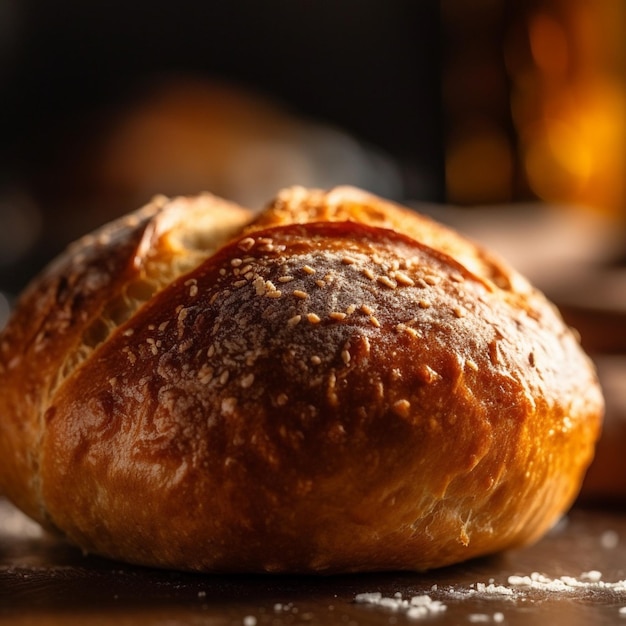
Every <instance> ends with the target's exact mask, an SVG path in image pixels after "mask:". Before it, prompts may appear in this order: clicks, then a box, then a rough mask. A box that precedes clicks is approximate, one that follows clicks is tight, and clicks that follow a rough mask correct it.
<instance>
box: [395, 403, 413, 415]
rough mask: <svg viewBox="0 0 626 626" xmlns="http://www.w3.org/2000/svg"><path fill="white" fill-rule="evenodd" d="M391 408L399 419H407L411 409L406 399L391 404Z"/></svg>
mask: <svg viewBox="0 0 626 626" xmlns="http://www.w3.org/2000/svg"><path fill="white" fill-rule="evenodd" d="M392 408H393V412H394V413H395V414H396V415H399V416H400V417H408V415H409V410H410V409H411V403H410V402H409V401H408V400H406V399H402V400H398V401H397V402H394V403H393V405H392Z"/></svg>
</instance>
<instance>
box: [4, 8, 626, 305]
mask: <svg viewBox="0 0 626 626" xmlns="http://www.w3.org/2000/svg"><path fill="white" fill-rule="evenodd" d="M625 42H626V5H625V4H624V3H623V2H617V1H615V0H594V1H593V2H589V1H586V0H513V1H507V2H505V1H504V0H499V1H498V0H475V1H472V2H469V1H465V0H438V1H434V0H421V1H420V2H415V1H414V0H385V1H384V2H383V1H382V0H337V1H333V2H331V1H329V0H316V1H313V0H302V1H301V2H293V1H288V0H266V1H264V2H262V3H260V2H255V1H253V0H235V1H233V2H219V1H217V0H214V1H204V2H198V1H193V2H192V1H190V0H181V1H179V2H177V3H165V2H160V1H155V0H152V1H150V2H148V1H147V0H134V1H133V2H126V1H124V2H122V1H121V0H108V1H105V0H93V1H91V2H88V3H86V2H80V1H78V0H60V1H58V2H55V3H50V2H46V1H45V0H0V80H1V85H2V107H3V109H4V110H3V111H2V112H3V115H2V116H1V119H2V122H1V124H2V133H1V135H0V138H1V145H0V176H1V178H0V288H2V289H3V290H5V291H8V292H9V293H11V292H15V291H17V290H19V289H20V288H21V286H22V285H23V283H24V281H25V280H27V279H28V278H29V277H30V276H31V275H32V274H33V273H34V272H35V271H36V270H37V269H38V268H39V267H40V266H41V264H42V263H44V262H45V261H46V260H47V259H48V258H50V256H52V255H53V254H56V253H57V252H58V251H59V250H60V249H61V248H62V247H64V246H65V245H66V244H67V242H68V241H70V240H72V239H74V238H76V237H78V236H80V235H81V234H83V233H84V232H86V231H88V230H90V229H91V228H93V227H94V226H97V225H99V224H101V223H103V222H105V221H108V220H110V219H112V218H114V217H116V216H118V215H121V214H123V213H126V212H127V211H129V210H132V209H134V208H137V207H139V206H140V205H142V204H144V203H145V202H147V201H148V200H149V199H150V197H151V196H152V195H154V194H156V193H165V194H178V193H197V192H198V191H202V190H210V191H213V192H214V193H217V194H218V195H224V196H226V197H228V198H231V199H233V200H235V201H238V202H241V203H243V204H246V205H247V206H250V207H252V208H258V207H261V206H262V205H263V204H264V203H265V202H267V200H268V199H270V198H271V197H272V196H273V194H274V192H275V191H276V190H277V189H278V188H279V187H281V186H284V185H289V184H294V183H297V184H304V185H317V186H322V187H327V186H330V185H334V184H342V183H349V184H356V185H359V186H362V187H364V188H366V189H369V190H371V191H374V192H376V193H379V194H381V195H384V196H386V197H389V198H392V199H395V200H399V201H402V202H408V203H429V204H444V205H446V206H454V207H477V206H480V207H485V206H498V207H500V206H502V205H511V204H514V205H515V207H516V208H519V205H520V203H529V202H531V203H536V202H539V203H545V204H546V205H550V206H553V205H555V206H565V207H576V208H577V209H578V208H580V207H584V208H585V209H587V210H590V211H591V212H593V213H595V214H596V215H597V216H601V218H600V219H602V220H607V221H608V222H610V223H612V226H614V227H616V228H623V223H624V214H625V210H624V204H625V198H626V188H625V185H626V183H625V181H624V170H625V166H626V78H625V76H626V43H625ZM510 212H511V211H509V213H510ZM572 213H574V211H572ZM475 217H476V212H475V211H474V212H472V215H471V219H472V222H473V221H474V218H475ZM451 219H453V218H451ZM586 227H587V225H585V228H586ZM602 245H604V242H603V243H602Z"/></svg>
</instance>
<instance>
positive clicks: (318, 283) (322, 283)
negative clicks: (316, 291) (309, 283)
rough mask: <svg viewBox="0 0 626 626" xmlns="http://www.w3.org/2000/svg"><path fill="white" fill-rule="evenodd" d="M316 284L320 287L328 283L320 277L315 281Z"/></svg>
mask: <svg viewBox="0 0 626 626" xmlns="http://www.w3.org/2000/svg"><path fill="white" fill-rule="evenodd" d="M315 284H316V285H317V286H318V287H326V283H325V282H324V281H323V280H321V279H320V278H318V279H317V280H316V281H315Z"/></svg>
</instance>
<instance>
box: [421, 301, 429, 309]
mask: <svg viewBox="0 0 626 626" xmlns="http://www.w3.org/2000/svg"><path fill="white" fill-rule="evenodd" d="M418 304H419V307H420V309H428V308H430V302H428V300H420V301H419V302H418Z"/></svg>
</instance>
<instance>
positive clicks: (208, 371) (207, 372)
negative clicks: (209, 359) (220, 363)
mask: <svg viewBox="0 0 626 626" xmlns="http://www.w3.org/2000/svg"><path fill="white" fill-rule="evenodd" d="M212 379H213V368H212V367H207V366H206V365H205V366H203V367H202V369H201V370H200V371H199V372H198V380H199V381H200V382H201V383H202V384H203V385H207V384H208V383H210V382H211V380H212Z"/></svg>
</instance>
